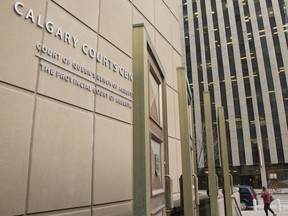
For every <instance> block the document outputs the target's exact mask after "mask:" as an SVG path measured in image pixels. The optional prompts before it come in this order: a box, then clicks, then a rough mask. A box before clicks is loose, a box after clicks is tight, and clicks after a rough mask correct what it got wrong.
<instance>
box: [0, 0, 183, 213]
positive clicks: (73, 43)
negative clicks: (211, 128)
mask: <svg viewBox="0 0 288 216" xmlns="http://www.w3.org/2000/svg"><path fill="white" fill-rule="evenodd" d="M0 5H1V9H2V12H1V14H0V32H1V33H0V34H1V41H0V50H1V54H0V56H1V58H0V103H1V106H0V146H1V151H0V173H1V175H0V182H1V183H0V215H5V216H12V215H30V214H33V215H38V216H42V215H43V216H44V215H71V216H72V215H73V216H90V215H94V216H95V215H143V214H146V213H143V212H140V210H141V209H140V207H139V208H138V207H137V205H138V206H139V204H137V205H135V202H136V201H135V200H137V198H138V197H137V196H135V194H134V193H135V190H134V189H133V185H140V186H143V184H145V185H144V186H143V187H147V190H145V191H144V193H145V197H144V199H145V200H144V201H145V202H146V204H145V205H144V204H143V203H142V204H143V205H142V207H143V208H145V211H147V212H149V215H159V216H160V215H166V210H167V207H166V203H167V202H166V200H165V199H167V198H166V197H165V196H166V195H169V196H170V199H172V200H173V199H179V191H180V189H179V184H178V178H179V177H180V175H181V173H182V170H181V151H180V129H179V108H178V88H177V70H176V67H179V66H181V43H180V31H179V29H180V28H179V16H178V14H179V7H178V2H177V1H174V0H173V1H172V0H147V1H146V0H145V1H142V0H133V1H132V0H88V1H82V0H74V1H68V0H37V1H36V0H33V1H29V0H21V1H4V0H3V1H1V2H0ZM139 24H141V25H139ZM139 28H140V32H142V33H141V34H138V33H137V34H136V33H135V32H136V30H137V29H139ZM135 29H136V30H135ZM143 35H145V39H143V37H144V36H143ZM142 36H143V37H142ZM139 44H140V45H141V44H142V45H143V46H144V47H145V49H144V48H142V49H140V48H139V47H140V45H139ZM140 52H142V53H140ZM148 56H150V57H149V58H147V57H148ZM136 58H137V63H139V62H141V59H142V63H143V62H144V60H145V63H144V64H143V65H142V66H143V68H139V65H136V60H135V59H136ZM139 58H140V60H139ZM147 59H148V60H149V67H148V66H147V65H148V60H147ZM146 60H147V61H146ZM135 68H136V69H135ZM136 72H137V73H140V74H141V73H142V74H144V75H143V83H144V81H145V86H146V87H145V88H143V89H145V91H142V93H143V95H144V96H145V98H144V99H145V100H147V101H149V102H150V103H147V104H148V105H149V106H148V108H147V107H146V108H145V109H144V106H143V109H139V104H134V97H135V96H134V94H135V95H139V94H138V90H139V91H140V90H143V89H141V87H142V83H141V82H139V85H138V86H137V87H136V88H137V89H136V90H134V89H133V82H134V78H135V79H136ZM137 79H138V75H137ZM138 81H139V80H138ZM140 81H141V80H140ZM147 86H149V88H147ZM160 86H161V87H160ZM137 99H138V98H137ZM137 101H139V100H137ZM147 104H146V105H147ZM136 106H138V108H137V111H138V113H140V114H141V112H142V111H143V112H144V110H145V113H146V114H147V113H148V115H146V117H148V118H149V122H150V123H151V125H152V126H151V127H153V128H150V133H149V134H148V138H149V139H148V142H147V143H145V145H147V146H145V151H144V152H143V155H144V154H145V160H147V161H145V162H147V164H146V168H145V170H144V169H142V168H143V167H142V166H141V164H142V165H143V164H144V163H143V161H141V160H142V157H139V158H137V157H136V155H137V154H136V153H135V151H136V149H137V150H139V148H138V147H135V146H136V145H137V144H138V143H134V142H133V140H134V138H133V137H134V136H135V134H134V133H133V128H134V119H133V118H135V115H133V110H134V107H136ZM140 108H141V107H140ZM167 113H169V115H167ZM145 121H146V120H145ZM137 123H138V122H137ZM140 132H141V131H140ZM143 133H144V132H143ZM145 135H147V133H146V134H145ZM149 135H150V136H149ZM139 137H140V135H139ZM139 137H138V138H139ZM134 144H135V145H134ZM140 156H142V154H140ZM143 160H144V159H143ZM139 161H140V162H139ZM138 162H139V163H138ZM164 164H165V165H164ZM168 165H169V166H168ZM168 174H169V175H168ZM140 176H149V178H147V179H146V180H147V182H145V183H143V182H142V180H143V179H141V178H140ZM167 176H169V177H170V179H173V180H174V181H173V185H170V184H172V181H165V180H166V177H167ZM168 187H169V188H170V189H172V188H173V190H172V191H170V192H169V194H168V192H167V190H166V188H168ZM171 197H172V198H171ZM159 200H161V202H160V201H159ZM137 202H138V200H137ZM159 203H160V204H159ZM135 206H136V207H135ZM137 208H138V209H137ZM137 211H138V212H137ZM147 214H148V213H147Z"/></svg>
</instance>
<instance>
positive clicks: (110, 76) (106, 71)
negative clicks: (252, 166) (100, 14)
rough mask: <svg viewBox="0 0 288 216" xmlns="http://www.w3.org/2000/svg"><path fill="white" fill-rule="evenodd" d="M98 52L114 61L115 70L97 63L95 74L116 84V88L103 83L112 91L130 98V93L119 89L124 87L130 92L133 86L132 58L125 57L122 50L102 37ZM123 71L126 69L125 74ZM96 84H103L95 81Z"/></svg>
mask: <svg viewBox="0 0 288 216" xmlns="http://www.w3.org/2000/svg"><path fill="white" fill-rule="evenodd" d="M98 50H99V52H100V53H102V54H103V59H104V56H105V57H107V58H109V60H110V61H112V62H113V63H116V64H117V66H116V70H115V71H114V70H113V69H112V67H111V68H110V67H109V66H106V65H105V64H103V63H99V62H98V63H97V75H100V76H101V77H104V78H105V79H106V80H109V81H110V82H111V83H113V84H116V85H117V88H113V87H112V86H109V85H105V87H106V88H108V89H109V90H112V91H113V92H115V93H117V94H120V95H122V96H125V97H127V98H129V99H132V97H131V95H130V96H129V95H127V94H123V92H121V91H120V88H122V89H126V90H128V91H130V92H132V91H133V90H132V86H133V83H132V81H133V72H132V59H131V58H130V57H127V55H125V54H124V53H123V52H121V51H120V50H119V49H117V48H116V47H115V46H113V45H112V44H111V43H109V42H107V41H106V40H104V39H103V38H99V49H98ZM125 71H127V75H129V76H126V73H125ZM97 83H98V84H103V83H101V82H99V81H97Z"/></svg>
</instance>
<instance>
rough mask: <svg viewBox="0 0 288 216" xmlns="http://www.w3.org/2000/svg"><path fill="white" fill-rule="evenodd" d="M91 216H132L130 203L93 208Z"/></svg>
mask: <svg viewBox="0 0 288 216" xmlns="http://www.w3.org/2000/svg"><path fill="white" fill-rule="evenodd" d="M93 215H95V216H102V215H107V216H108V215H109V216H132V215H133V210H132V203H131V202H126V203H116V204H111V205H105V206H102V205H101V206H99V207H94V208H93Z"/></svg>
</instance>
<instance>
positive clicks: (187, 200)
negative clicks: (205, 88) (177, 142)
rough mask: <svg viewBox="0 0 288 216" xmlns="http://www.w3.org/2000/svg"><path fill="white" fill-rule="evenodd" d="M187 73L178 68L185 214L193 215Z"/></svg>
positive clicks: (187, 215) (186, 215)
mask: <svg viewBox="0 0 288 216" xmlns="http://www.w3.org/2000/svg"><path fill="white" fill-rule="evenodd" d="M185 75H186V74H185V69H184V68H183V67H179V68H177V80H178V98H179V99H178V103H179V113H180V138H181V158H182V177H183V204H184V215H185V216H193V215H194V212H193V209H194V208H193V192H192V184H193V181H192V163H191V153H190V151H191V150H190V144H189V126H188V101H187V83H186V76H185Z"/></svg>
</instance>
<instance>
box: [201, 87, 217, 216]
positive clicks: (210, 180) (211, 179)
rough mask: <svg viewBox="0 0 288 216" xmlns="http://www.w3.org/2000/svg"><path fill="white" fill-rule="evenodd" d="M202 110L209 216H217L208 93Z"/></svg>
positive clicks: (205, 94)
mask: <svg viewBox="0 0 288 216" xmlns="http://www.w3.org/2000/svg"><path fill="white" fill-rule="evenodd" d="M203 94H204V110H205V128H206V144H207V156H208V172H209V176H208V184H209V194H208V195H209V197H210V211H211V216H218V200H217V196H218V186H217V176H216V169H215V156H214V143H213V128H212V116H211V102H210V94H209V92H204V93H203Z"/></svg>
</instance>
